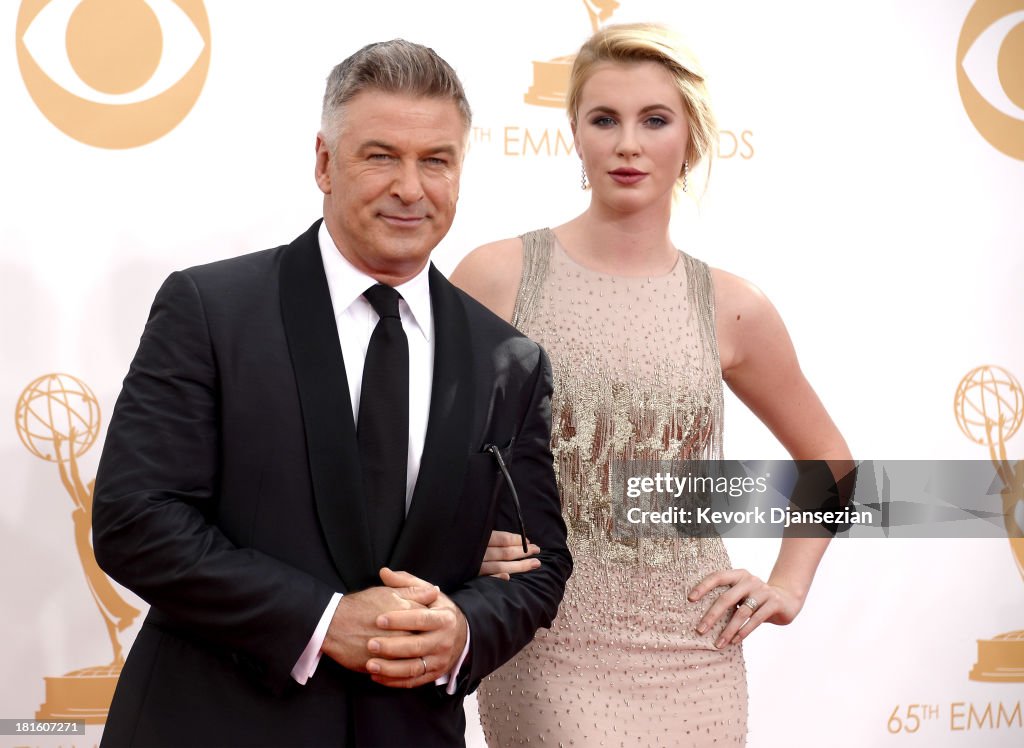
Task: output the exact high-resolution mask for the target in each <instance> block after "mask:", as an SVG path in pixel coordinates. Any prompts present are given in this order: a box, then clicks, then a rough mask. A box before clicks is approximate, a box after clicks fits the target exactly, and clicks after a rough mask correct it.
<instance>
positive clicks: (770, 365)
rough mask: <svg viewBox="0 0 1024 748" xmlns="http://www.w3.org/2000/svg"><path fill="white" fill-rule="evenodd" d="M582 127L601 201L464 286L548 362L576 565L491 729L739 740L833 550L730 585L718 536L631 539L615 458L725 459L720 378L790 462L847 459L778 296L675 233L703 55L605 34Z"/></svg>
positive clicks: (497, 688) (513, 543)
mask: <svg viewBox="0 0 1024 748" xmlns="http://www.w3.org/2000/svg"><path fill="white" fill-rule="evenodd" d="M568 115H569V122H570V126H571V128H572V133H573V137H574V143H575V148H576V152H577V153H578V154H579V157H580V159H581V161H582V168H583V176H582V182H583V184H584V185H586V184H587V183H588V182H589V189H590V190H591V201H590V206H589V207H588V208H587V210H586V211H584V212H583V213H582V214H581V215H579V216H577V217H576V218H573V219H572V220H570V221H569V222H567V223H564V224H562V225H561V226H557V227H555V228H554V229H553V230H552V229H541V230H539V231H533V232H530V233H527V234H524V235H523V236H521V237H519V238H515V239H507V240H504V241H498V242H495V243H493V244H488V245H485V246H482V247H480V248H479V249H477V250H475V251H474V252H472V253H471V254H469V255H468V256H467V257H466V258H465V260H464V261H463V262H462V263H461V264H460V265H459V267H458V268H457V269H456V271H455V273H454V275H453V276H452V280H453V281H454V282H455V283H456V284H457V285H459V286H461V287H462V288H464V289H465V290H466V291H468V292H469V293H471V294H472V295H473V296H475V297H476V298H477V299H479V300H480V301H482V302H483V303H484V304H486V305H487V306H488V307H490V308H491V309H492V310H493V311H495V312H496V313H497V314H499V315H500V316H502V317H504V318H505V319H507V320H510V321H511V322H512V323H513V324H515V325H516V326H517V327H518V328H519V329H520V330H522V331H523V332H524V333H526V334H527V335H529V336H530V337H531V338H533V339H534V340H536V341H538V342H539V343H541V344H542V345H543V346H544V348H545V349H546V350H547V352H548V354H549V355H550V357H551V361H552V365H553V368H554V377H555V380H554V381H555V393H554V399H553V401H552V425H553V430H552V451H553V453H554V455H555V462H556V467H557V469H558V475H559V488H560V490H561V495H562V505H563V514H564V516H565V520H566V523H567V525H568V528H569V545H570V548H571V550H572V553H573V557H574V561H575V567H574V574H573V576H572V578H571V579H570V580H569V585H568V587H567V589H566V596H565V599H564V601H563V603H562V606H561V609H560V612H559V615H558V618H557V619H556V621H555V623H554V625H553V626H552V628H551V629H550V630H543V629H542V630H541V631H540V632H539V633H538V634H537V637H536V639H535V640H534V641H533V642H532V643H531V644H530V645H529V646H528V647H527V648H526V649H525V650H523V651H522V652H521V653H520V654H519V655H518V656H517V657H516V658H515V659H514V660H512V661H511V662H509V663H508V664H506V665H505V666H504V667H503V668H501V669H500V670H498V671H497V672H496V673H494V674H493V675H492V676H491V677H490V678H489V679H488V680H486V681H485V682H484V683H483V685H482V686H481V687H480V690H479V696H478V699H479V704H480V714H481V721H482V723H483V728H484V733H485V735H486V736H487V740H488V743H489V744H490V745H491V746H494V747H497V746H501V747H502V748H504V747H505V746H511V745H525V744H529V745H534V746H536V745H549V746H561V745H565V746H569V745H575V746H581V747H582V746H600V745H605V746H620V745H622V746H637V745H643V746H662V745H664V746H686V745H698V746H703V745H711V744H714V745H717V746H722V745H742V744H743V743H744V742H745V739H746V729H747V728H746V725H747V689H746V678H745V669H744V663H743V655H742V650H741V647H740V642H741V641H742V640H743V639H744V638H745V637H747V636H748V635H749V634H750V633H751V632H753V631H755V630H756V629H757V627H758V626H759V625H760V624H762V623H764V622H766V621H767V622H769V623H774V624H787V623H789V622H790V621H792V620H793V618H794V617H795V616H796V615H797V613H799V612H800V609H801V607H802V606H803V604H804V600H805V599H806V597H807V592H808V589H809V587H810V585H811V580H812V579H813V577H814V572H815V569H816V568H817V565H818V562H819V560H820V558H821V555H822V554H823V553H824V551H825V548H826V545H827V542H828V541H827V540H824V539H787V540H784V541H783V543H782V546H781V550H780V553H779V557H778V560H777V561H776V563H775V566H774V568H773V570H772V572H771V575H770V576H769V577H768V580H767V581H762V580H761V579H759V578H758V577H756V576H754V575H753V574H751V573H750V572H749V571H746V570H743V569H732V568H731V564H730V562H729V558H728V555H727V553H726V550H725V547H724V545H723V543H722V541H721V539H720V538H717V537H715V538H702V539H696V538H695V539H685V540H684V539H679V540H658V539H652V538H641V539H639V540H630V541H623V540H621V539H618V537H617V536H616V534H615V533H614V527H613V522H612V516H611V505H610V496H609V476H610V471H611V465H612V462H613V461H614V460H625V459H631V460H650V461H658V460H679V459H720V458H721V455H722V382H723V381H724V382H725V383H726V384H728V385H729V387H730V388H731V389H732V391H733V392H735V393H736V395H737V396H739V398H740V399H741V400H743V402H745V403H746V404H747V405H748V406H749V407H750V408H751V409H752V410H753V411H754V413H755V414H757V416H758V417H760V419H761V420H762V421H763V422H764V423H765V424H766V425H767V426H768V427H769V428H770V429H771V430H772V432H773V433H774V434H775V436H776V437H777V438H778V439H779V440H780V441H781V442H782V444H783V445H784V446H785V447H786V448H787V449H788V451H789V452H790V454H791V455H792V456H793V458H794V459H802V460H811V459H815V460H846V459H848V458H849V452H848V450H847V447H846V444H845V442H844V441H843V438H842V436H841V435H840V433H839V431H838V430H837V429H836V427H835V425H834V424H833V422H832V420H831V419H830V418H829V416H828V414H827V413H826V411H825V409H824V407H823V406H822V404H821V402H820V401H819V399H818V397H817V396H816V395H815V393H814V391H813V390H812V389H811V387H810V385H809V384H808V383H807V380H806V379H805V378H804V376H803V374H802V373H801V371H800V367H799V365H798V363H797V359H796V355H795V353H794V350H793V346H792V344H791V342H790V338H789V335H788V334H787V332H786V328H785V326H784V325H783V323H782V320H781V319H780V318H779V315H778V313H777V312H776V310H775V308H774V307H773V306H772V304H771V303H770V302H769V301H768V299H767V298H765V296H764V295H763V294H762V293H761V292H760V291H759V290H758V289H757V288H755V287H754V286H753V285H751V284H750V283H748V282H747V281H745V280H743V279H741V278H738V277H737V276H735V275H731V274H729V273H726V272H724V271H721V270H717V269H712V268H709V267H708V266H707V265H705V264H704V263H703V262H701V261H699V260H696V259H694V258H692V257H690V256H688V255H686V254H685V253H683V252H681V251H679V250H678V249H676V247H674V246H673V244H672V241H671V239H670V238H669V217H670V214H671V210H672V203H673V193H674V192H675V191H676V190H679V189H682V190H685V189H686V187H687V181H688V175H689V172H690V171H691V170H693V169H694V168H695V167H697V166H699V165H700V164H701V163H702V162H705V163H706V160H707V159H709V158H710V156H711V150H712V148H713V147H714V145H715V143H716V140H717V131H716V127H715V122H714V118H713V115H712V112H711V109H710V106H709V101H708V92H707V89H706V87H705V83H704V78H703V75H702V73H701V71H700V68H699V67H698V66H697V64H696V62H695V61H694V59H693V57H692V56H691V55H690V54H689V53H688V52H687V51H686V50H685V48H684V47H683V46H682V45H681V44H680V43H679V42H678V40H677V39H676V38H675V37H674V35H672V34H671V33H670V32H669V31H668V30H666V29H664V28H662V27H659V26H654V25H647V24H636V25H620V26H610V27H608V28H606V29H604V30H602V31H600V32H598V33H597V34H595V35H594V36H593V37H592V38H591V39H590V40H589V41H587V42H586V43H585V44H584V45H583V47H582V48H581V49H580V52H579V54H578V56H577V57H576V62H575V65H574V67H573V71H572V78H571V84H570V91H569V96H568ZM527 532H529V528H527ZM522 555H523V554H522V549H521V547H520V546H519V537H518V536H517V535H511V534H508V533H496V534H495V535H494V537H493V538H492V541H491V547H490V548H489V549H488V555H487V557H486V560H485V564H484V566H483V568H482V569H481V573H498V574H509V573H513V574H514V573H518V572H523V571H527V570H529V569H530V568H532V567H533V566H534V565H536V563H537V562H536V561H535V560H532V559H526V560H515V559H518V558H520V557H521V556H522Z"/></svg>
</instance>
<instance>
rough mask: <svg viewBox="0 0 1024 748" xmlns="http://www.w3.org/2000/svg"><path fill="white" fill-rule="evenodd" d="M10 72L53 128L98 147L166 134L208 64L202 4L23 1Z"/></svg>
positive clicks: (184, 0)
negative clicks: (16, 72) (15, 55)
mask: <svg viewBox="0 0 1024 748" xmlns="http://www.w3.org/2000/svg"><path fill="white" fill-rule="evenodd" d="M15 35H16V37H17V49H18V66H19V67H20V68H21V75H22V78H23V79H24V81H25V87H26V88H27V89H28V92H29V95H30V96H31V97H32V100H33V101H34V102H35V103H36V106H37V107H39V110H40V111H41V112H42V113H43V115H44V116H45V117H46V118H47V119H48V120H50V122H52V123H53V124H54V125H56V127H57V128H58V129H60V130H61V131H62V132H64V133H65V134H67V135H70V136H71V137H72V138H74V139H75V140H78V141H81V142H82V143H87V144H88V145H93V146H98V147H100V148H134V147H136V146H140V145H145V144H146V143H151V142H152V141H154V140H156V139H157V138H159V137H161V136H163V135H166V134H167V133H169V132H170V131H171V130H173V129H174V127H175V126H176V125H177V124H178V123H179V122H181V121H182V120H183V119H184V118H185V116H186V115H187V114H188V113H189V111H190V110H191V109H192V106H193V104H195V103H196V100H197V99H198V98H199V93H200V91H202V88H203V83H205V81H206V73H207V70H209V67H210V23H209V20H208V19H207V17H206V9H205V8H204V7H203V2H202V0H22V3H21V8H20V10H19V12H18V21H17V30H16V34H15Z"/></svg>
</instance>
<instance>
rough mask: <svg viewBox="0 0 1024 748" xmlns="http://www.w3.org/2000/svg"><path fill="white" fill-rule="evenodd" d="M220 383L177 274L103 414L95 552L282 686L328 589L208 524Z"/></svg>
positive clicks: (193, 628)
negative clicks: (110, 409)
mask: <svg viewBox="0 0 1024 748" xmlns="http://www.w3.org/2000/svg"><path fill="white" fill-rule="evenodd" d="M222 383H223V382H222V380H221V378H220V376H219V372H218V368H217V359H216V352H215V351H214V349H213V346H212V343H211V339H210V334H209V330H208V327H207V322H206V318H205V314H204V309H203V304H202V300H201V297H200V295H199V292H198V290H197V288H196V285H195V283H194V281H193V280H192V278H191V277H190V276H189V275H188V273H187V272H181V273H175V274H173V275H172V276H171V277H170V278H168V280H167V281H166V282H165V283H164V285H163V287H162V288H161V289H160V291H159V293H158V294H157V297H156V300H155V302H154V304H153V308H152V311H151V313H150V318H149V321H148V323H147V324H146V328H145V331H144V333H143V335H142V339H141V342H140V345H139V349H138V352H137V353H136V355H135V359H134V361H133V362H132V365H131V368H130V370H129V372H128V375H127V377H126V379H125V381H124V386H123V389H122V392H121V395H120V397H119V398H118V401H117V404H116V406H115V408H114V413H113V416H112V418H111V422H110V427H109V430H108V433H107V437H106V442H105V446H104V450H103V455H102V458H101V460H100V466H99V470H98V473H97V479H96V490H95V494H96V495H95V499H94V503H93V539H94V546H95V552H96V558H97V561H98V562H99V564H100V566H101V567H102V568H103V569H104V570H105V571H106V572H107V573H108V574H110V575H111V576H112V577H114V579H116V580H117V581H119V582H120V583H121V584H123V585H125V586H126V587H128V588H129V589H131V590H133V591H134V592H136V593H137V594H138V595H139V596H141V597H142V598H143V599H145V600H146V602H148V603H150V605H152V606H153V607H154V608H156V609H158V610H159V612H160V614H161V615H160V616H159V619H160V620H166V621H170V622H172V624H173V626H174V627H175V629H177V630H180V631H181V632H182V633H185V634H188V635H192V636H194V637H196V638H197V639H199V640H201V641H204V642H206V643H208V644H212V645H214V646H215V647H216V648H219V649H223V650H225V651H226V652H227V653H228V654H229V655H230V656H231V657H232V658H233V659H235V660H236V662H239V663H240V664H241V665H243V666H244V667H245V668H246V669H249V670H251V671H253V672H254V674H255V675H257V676H258V677H259V678H260V679H261V680H264V681H265V682H267V683H268V684H276V687H282V686H283V685H284V684H286V683H289V682H291V681H290V675H289V672H290V670H291V668H292V666H293V665H294V664H295V662H296V660H297V658H298V656H299V654H300V653H301V652H302V650H303V647H305V645H306V644H307V642H308V641H309V637H310V635H311V633H312V632H313V630H314V628H315V627H316V624H317V621H318V620H319V618H320V616H321V615H322V613H323V611H324V608H325V606H326V605H327V602H328V601H329V599H330V597H331V594H332V593H333V592H334V590H332V589H331V588H330V587H329V586H328V585H326V584H325V583H324V582H322V581H321V580H318V579H317V578H315V577H313V576H312V575H310V574H308V573H306V572H304V571H301V570H299V569H297V568H295V567H293V566H291V565H289V564H286V563H282V562H280V561H278V560H276V559H274V558H272V557H270V556H268V555H266V554H265V553H261V552H260V551H258V550H255V549H251V548H244V547H238V545H236V544H235V543H233V542H232V541H231V540H230V539H229V538H228V537H227V536H226V535H225V533H224V532H223V531H222V529H221V528H220V527H218V525H217V511H218V484H219V480H220V478H221V476H220V475H219V470H220V465H221V460H220V456H221V455H220V450H221V449H222V448H223V445H222V444H221V439H220V427H219V420H218V419H219V412H218V411H219V408H218V402H219V389H220V387H221V386H222ZM150 620H153V616H152V615H151V616H150Z"/></svg>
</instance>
